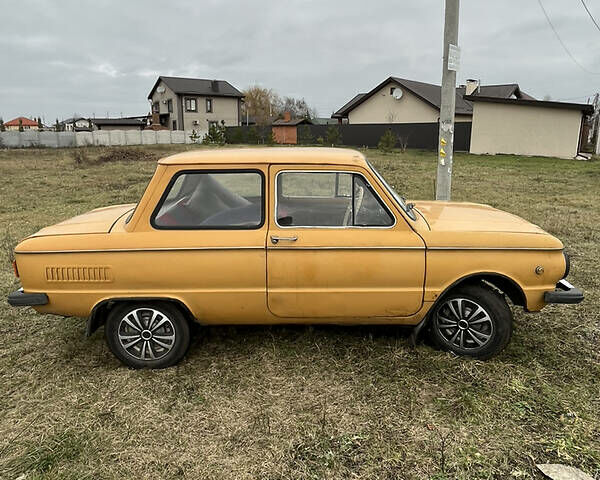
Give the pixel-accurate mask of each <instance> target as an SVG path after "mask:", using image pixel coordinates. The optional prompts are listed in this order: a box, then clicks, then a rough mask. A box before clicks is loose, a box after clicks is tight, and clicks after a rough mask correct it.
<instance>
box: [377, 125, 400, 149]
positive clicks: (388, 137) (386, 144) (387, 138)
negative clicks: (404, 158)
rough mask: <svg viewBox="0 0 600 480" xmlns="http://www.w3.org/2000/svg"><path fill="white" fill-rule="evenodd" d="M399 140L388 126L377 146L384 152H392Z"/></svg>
mask: <svg viewBox="0 0 600 480" xmlns="http://www.w3.org/2000/svg"><path fill="white" fill-rule="evenodd" d="M397 142H398V139H397V138H396V135H394V133H393V132H392V129H391V128H388V129H387V130H386V131H385V133H384V134H383V135H382V136H381V138H380V139H379V144H378V145H377V148H379V150H382V151H384V152H391V151H392V150H393V149H394V147H395V146H396V143H397Z"/></svg>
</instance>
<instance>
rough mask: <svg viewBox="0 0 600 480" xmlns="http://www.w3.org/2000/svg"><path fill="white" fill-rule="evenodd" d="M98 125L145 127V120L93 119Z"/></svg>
mask: <svg viewBox="0 0 600 480" xmlns="http://www.w3.org/2000/svg"><path fill="white" fill-rule="evenodd" d="M90 120H91V121H92V123H94V124H96V125H145V124H146V123H145V122H144V121H143V120H139V119H137V118H92V119H90Z"/></svg>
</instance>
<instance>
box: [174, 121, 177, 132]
mask: <svg viewBox="0 0 600 480" xmlns="http://www.w3.org/2000/svg"><path fill="white" fill-rule="evenodd" d="M173 130H177V120H173Z"/></svg>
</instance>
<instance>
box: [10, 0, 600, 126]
mask: <svg viewBox="0 0 600 480" xmlns="http://www.w3.org/2000/svg"><path fill="white" fill-rule="evenodd" d="M543 1H544V5H546V8H547V10H548V12H549V14H550V15H551V17H552V19H553V21H554V24H555V25H556V28H557V29H558V30H559V33H560V35H561V37H562V38H563V40H564V41H565V43H566V44H567V45H568V46H569V48H570V50H571V51H572V52H573V54H574V55H575V56H576V58H577V59H578V60H579V61H580V62H581V63H582V64H583V65H585V66H586V68H588V69H589V70H594V71H599V72H600V51H599V49H598V45H600V33H599V32H598V31H597V30H594V27H593V25H592V24H591V22H590V20H589V18H588V17H587V16H586V14H585V12H584V11H583V9H582V8H579V7H580V6H579V5H578V3H577V2H564V1H561V0H543ZM567 3H568V4H567ZM590 7H591V8H592V9H593V12H594V13H595V14H596V16H597V17H598V18H600V8H598V7H597V6H595V5H593V4H591V5H590ZM460 20H461V23H460V29H459V31H460V38H459V43H460V45H461V47H462V65H461V70H460V72H459V81H460V82H463V81H464V80H465V79H466V78H469V77H476V78H481V79H482V81H484V82H485V83H502V82H518V83H519V84H520V85H521V87H522V88H523V89H524V90H525V91H527V92H529V93H531V94H533V95H536V96H538V97H542V96H543V95H545V94H550V95H552V97H553V98H572V97H576V96H578V95H584V94H588V93H591V92H593V91H595V90H598V88H599V84H600V76H594V75H589V74H586V73H585V72H582V71H581V70H580V69H579V68H578V67H577V66H576V65H574V64H573V62H572V61H571V60H570V59H569V58H568V56H567V55H566V54H565V53H564V52H563V51H562V47H561V46H560V44H559V43H558V41H557V40H556V38H555V37H554V34H553V33H552V31H551V30H550V29H549V27H548V25H547V24H546V21H545V19H544V17H543V14H542V12H541V10H540V9H539V6H538V5H537V2H535V1H531V2H523V1H522V0H519V1H517V0H507V1H503V2H489V1H485V2H482V1H477V0H463V1H462V2H461V19H460ZM442 26H443V1H442V0H423V1H419V2H416V1H415V2H398V1H397V0H378V1H372V2H366V1H365V0H345V1H332V0H328V1H324V0H319V1H312V0H310V1H301V0H288V1H284V2H281V1H274V0H273V1H261V0H256V1H253V2H241V1H240V2H222V1H201V2H199V1H197V0H193V1H170V2H162V1H160V2H159V1H154V0H146V1H143V0H133V1H132V0H128V1H124V0H120V1H116V0H99V1H96V2H94V3H90V2H81V1H79V0H77V1H74V0H66V1H65V0H61V1H58V0H48V1H42V0H40V1H32V0H21V1H19V2H6V3H5V4H4V5H3V15H2V30H3V47H2V49H0V62H1V63H0V64H1V65H2V71H3V75H2V77H0V78H1V80H0V87H1V88H0V115H1V116H2V117H4V119H8V118H12V117H14V116H17V115H21V114H24V115H34V116H37V115H40V114H41V115H45V118H46V120H47V121H50V122H52V121H53V120H54V118H56V117H65V116H69V115H71V114H73V113H74V112H79V113H82V114H89V115H91V114H92V113H96V115H105V114H106V112H109V113H110V114H111V115H120V114H121V113H123V115H134V114H141V113H146V112H147V111H148V102H147V100H146V96H147V94H148V91H149V90H150V88H151V87H152V84H153V83H154V80H155V78H156V76H157V75H159V74H164V75H182V76H198V77H205V78H222V79H226V80H228V81H230V82H231V83H233V84H234V85H235V86H237V87H238V88H245V87H247V86H249V85H253V84H259V85H263V86H266V87H270V88H273V89H275V90H276V91H278V92H279V93H280V94H281V95H294V96H302V97H305V98H306V100H307V101H308V102H309V103H311V104H312V105H315V106H316V107H317V109H318V110H319V113H320V114H321V115H329V114H330V113H331V112H332V111H333V110H335V109H337V108H338V107H339V106H341V105H342V104H343V103H345V102H346V101H347V100H348V99H349V98H351V97H352V96H354V95H355V94H356V93H357V92H359V91H367V90H369V89H370V88H372V87H373V86H374V85H376V84H377V83H379V82H380V81H382V80H383V79H384V78H386V77H387V76H389V75H398V76H403V77H407V78H413V79H416V80H422V81H427V82H435V83H439V81H440V77H441V50H442V45H441V42H442ZM582 100H583V99H582Z"/></svg>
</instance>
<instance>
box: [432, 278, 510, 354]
mask: <svg viewBox="0 0 600 480" xmlns="http://www.w3.org/2000/svg"><path fill="white" fill-rule="evenodd" d="M430 325H431V333H432V336H433V340H434V341H435V343H436V344H437V345H438V346H439V347H441V348H443V349H444V350H448V351H451V352H454V353H456V354H457V355H465V356H470V357H475V358H480V359H487V358H490V357H492V356H494V355H496V354H497V353H499V352H500V351H502V350H503V349H504V347H506V345H507V344H508V342H509V341H510V337H511V334H512V314H511V311H510V308H509V307H508V304H507V303H506V301H505V300H504V297H503V296H502V295H500V294H499V293H497V292H496V291H494V290H492V289H491V288H489V287H486V286H484V285H465V286H462V287H458V288H457V289H455V290H453V291H451V292H450V293H449V294H447V295H445V296H444V298H442V299H441V301H440V302H439V304H438V305H437V306H436V307H435V309H434V311H433V312H432V319H431V324H430Z"/></svg>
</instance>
